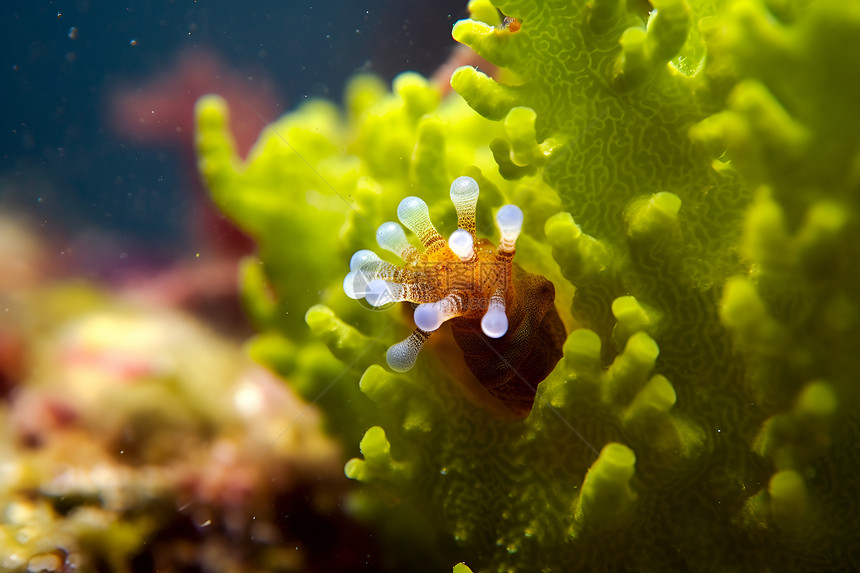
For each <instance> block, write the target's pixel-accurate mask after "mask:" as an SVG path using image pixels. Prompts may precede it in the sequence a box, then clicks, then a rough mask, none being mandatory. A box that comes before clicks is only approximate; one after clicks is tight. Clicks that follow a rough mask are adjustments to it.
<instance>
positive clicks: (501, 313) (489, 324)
mask: <svg viewBox="0 0 860 573" xmlns="http://www.w3.org/2000/svg"><path fill="white" fill-rule="evenodd" d="M481 330H483V331H484V334H486V335H487V336H489V337H490V338H501V337H503V336H504V335H505V334H506V333H507V332H508V315H507V314H506V313H505V294H504V291H502V290H497V291H496V292H495V293H494V294H493V296H492V297H490V302H489V304H488V305H487V312H486V313H485V314H484V318H482V319H481Z"/></svg>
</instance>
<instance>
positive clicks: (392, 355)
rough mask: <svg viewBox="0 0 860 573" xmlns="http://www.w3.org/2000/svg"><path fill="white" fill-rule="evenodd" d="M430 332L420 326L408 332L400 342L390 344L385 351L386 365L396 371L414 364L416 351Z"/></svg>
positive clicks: (416, 355) (418, 350) (404, 370)
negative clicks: (410, 332)
mask: <svg viewBox="0 0 860 573" xmlns="http://www.w3.org/2000/svg"><path fill="white" fill-rule="evenodd" d="M431 334H432V332H426V331H423V330H421V329H420V328H416V329H415V331H414V332H413V333H412V334H410V335H409V336H408V337H407V338H406V339H405V340H403V341H402V342H398V343H397V344H395V345H393V346H391V347H390V348H389V349H388V351H387V352H386V353H385V360H386V362H388V367H389V368H391V369H392V370H394V371H396V372H406V371H407V370H409V369H410V368H412V366H414V365H415V359H416V358H418V353H419V352H420V351H421V347H423V346H424V343H425V342H426V341H427V339H428V338H430V335H431Z"/></svg>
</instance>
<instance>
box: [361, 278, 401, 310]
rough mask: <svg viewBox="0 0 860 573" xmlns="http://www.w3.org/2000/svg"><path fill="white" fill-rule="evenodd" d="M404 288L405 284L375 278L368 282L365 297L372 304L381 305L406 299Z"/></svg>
mask: <svg viewBox="0 0 860 573" xmlns="http://www.w3.org/2000/svg"><path fill="white" fill-rule="evenodd" d="M404 290H405V289H404V287H403V285H400V284H397V283H392V282H389V281H386V280H382V279H375V280H372V281H370V282H369V283H367V289H366V294H365V297H364V298H365V300H367V302H368V304H370V306H375V307H380V306H385V305H386V304H391V303H393V302H401V301H403V300H405V298H404Z"/></svg>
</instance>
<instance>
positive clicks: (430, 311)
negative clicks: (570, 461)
mask: <svg viewBox="0 0 860 573" xmlns="http://www.w3.org/2000/svg"><path fill="white" fill-rule="evenodd" d="M464 306H465V300H464V297H463V294H462V293H458V292H452V293H451V294H449V295H448V296H446V297H445V298H443V299H442V300H437V301H436V302H427V303H424V304H419V305H418V306H417V307H416V308H415V313H414V314H413V315H412V318H413V320H415V326H417V327H418V328H420V329H421V330H427V331H429V330H436V329H437V328H439V327H440V326H442V323H443V322H445V321H446V320H451V319H452V318H455V317H458V316H460V315H461V314H463V307H464Z"/></svg>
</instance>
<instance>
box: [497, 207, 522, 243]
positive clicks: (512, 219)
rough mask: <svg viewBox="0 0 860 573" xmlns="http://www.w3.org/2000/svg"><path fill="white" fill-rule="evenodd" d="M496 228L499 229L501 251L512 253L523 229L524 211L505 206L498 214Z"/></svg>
mask: <svg viewBox="0 0 860 573" xmlns="http://www.w3.org/2000/svg"><path fill="white" fill-rule="evenodd" d="M496 226H497V227H498V228H499V234H500V235H501V239H499V251H502V252H507V253H512V252H514V250H515V247H516V244H517V237H519V236H520V231H522V229H523V211H522V209H520V208H519V207H517V206H516V205H505V206H504V207H502V208H501V209H499V212H498V213H497V214H496Z"/></svg>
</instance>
